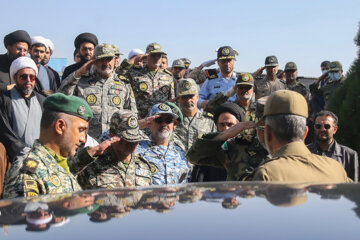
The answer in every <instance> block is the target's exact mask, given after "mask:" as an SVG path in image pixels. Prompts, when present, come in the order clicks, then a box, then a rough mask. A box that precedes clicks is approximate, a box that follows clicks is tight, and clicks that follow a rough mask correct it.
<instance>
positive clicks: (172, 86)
mask: <svg viewBox="0 0 360 240" xmlns="http://www.w3.org/2000/svg"><path fill="white" fill-rule="evenodd" d="M171 88H172V89H174V88H175V83H174V81H172V82H171Z"/></svg>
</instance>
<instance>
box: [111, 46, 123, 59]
mask: <svg viewBox="0 0 360 240" xmlns="http://www.w3.org/2000/svg"><path fill="white" fill-rule="evenodd" d="M111 46H112V47H113V50H114V54H115V55H116V56H119V55H124V54H123V53H121V52H120V49H119V47H118V46H117V45H115V44H113V45H111Z"/></svg>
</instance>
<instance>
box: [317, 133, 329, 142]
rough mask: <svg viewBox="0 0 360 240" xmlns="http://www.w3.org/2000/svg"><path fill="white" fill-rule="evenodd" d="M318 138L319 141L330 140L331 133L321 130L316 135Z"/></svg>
mask: <svg viewBox="0 0 360 240" xmlns="http://www.w3.org/2000/svg"><path fill="white" fill-rule="evenodd" d="M316 139H317V140H318V141H319V142H324V143H326V142H329V141H330V135H329V133H328V132H320V133H319V134H317V135H316Z"/></svg>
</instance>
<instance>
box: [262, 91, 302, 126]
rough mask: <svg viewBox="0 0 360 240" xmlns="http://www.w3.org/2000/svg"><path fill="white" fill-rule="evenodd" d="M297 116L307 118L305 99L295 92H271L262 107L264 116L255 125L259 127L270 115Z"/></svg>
mask: <svg viewBox="0 0 360 240" xmlns="http://www.w3.org/2000/svg"><path fill="white" fill-rule="evenodd" d="M280 114H284V115H298V116H302V117H305V118H307V117H308V105H307V102H306V100H305V98H304V97H303V96H302V95H301V94H300V93H297V92H295V91H291V90H278V91H276V92H273V93H272V94H271V95H270V96H269V98H268V99H267V101H266V103H265V107H264V115H263V117H262V118H261V119H260V120H259V122H258V123H257V124H256V126H261V124H263V120H264V119H265V117H266V116H272V115H280Z"/></svg>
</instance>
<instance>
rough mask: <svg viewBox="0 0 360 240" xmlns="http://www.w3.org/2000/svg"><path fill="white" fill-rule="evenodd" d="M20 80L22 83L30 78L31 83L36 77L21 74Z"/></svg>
mask: <svg viewBox="0 0 360 240" xmlns="http://www.w3.org/2000/svg"><path fill="white" fill-rule="evenodd" d="M19 77H20V79H21V80H23V81H26V80H27V79H28V78H30V80H31V81H35V78H36V76H35V75H32V74H25V73H24V74H21V75H20V76H19Z"/></svg>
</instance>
